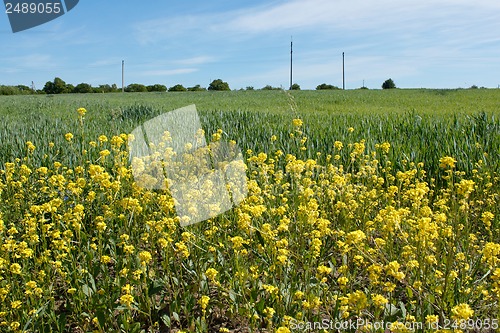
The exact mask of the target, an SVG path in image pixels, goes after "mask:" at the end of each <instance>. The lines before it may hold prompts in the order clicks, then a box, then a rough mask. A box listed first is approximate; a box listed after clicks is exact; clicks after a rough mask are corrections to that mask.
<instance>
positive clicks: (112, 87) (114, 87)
mask: <svg viewBox="0 0 500 333" xmlns="http://www.w3.org/2000/svg"><path fill="white" fill-rule="evenodd" d="M117 91H119V89H118V86H117V85H116V83H113V84H112V85H111V92H117Z"/></svg>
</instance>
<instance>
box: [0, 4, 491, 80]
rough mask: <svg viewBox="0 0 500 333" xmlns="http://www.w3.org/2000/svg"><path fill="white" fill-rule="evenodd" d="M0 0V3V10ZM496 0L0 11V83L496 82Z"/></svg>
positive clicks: (81, 6)
mask: <svg viewBox="0 0 500 333" xmlns="http://www.w3.org/2000/svg"><path fill="white" fill-rule="evenodd" d="M2 11H3V10H2ZM499 32H500V1H498V0H474V1H471V0H467V1H465V0H440V1H437V0H418V1H413V0H405V1H401V0H377V1H372V0H288V1H285V0H276V1H262V0H252V1H250V0H238V1H235V0H231V1H229V0H220V1H219V0H212V1H199V0H192V1H158V0H157V1H154V0H153V1H141V2H140V1H118V0H105V1H91V0H81V1H80V3H79V4H78V6H76V7H75V8H74V9H73V10H72V11H70V12H68V13H67V14H66V15H64V16H62V17H59V18H58V19H55V20H53V21H51V22H49V23H46V24H44V25H41V26H38V27H35V28H33V29H30V30H26V31H23V32H18V33H15V34H14V33H12V31H11V29H10V25H9V21H8V18H7V15H6V14H5V13H0V41H1V45H2V47H1V51H0V84H4V85H17V84H24V85H31V81H34V83H35V85H36V87H37V88H38V89H41V88H42V87H43V85H44V84H45V82H47V81H51V80H53V79H54V77H56V76H58V77H61V78H62V79H63V80H65V81H66V82H67V83H72V84H75V85H76V84H78V83H81V82H86V83H90V84H92V85H93V86H97V85H99V84H106V83H108V84H112V83H115V84H117V85H118V86H121V61H122V60H124V61H125V84H126V85H127V84H130V83H142V84H146V85H149V84H155V83H161V84H164V85H166V86H167V87H171V86H173V85H175V84H177V83H180V84H183V85H184V86H186V87H189V86H194V85H196V84H200V85H201V86H204V87H207V86H208V84H209V83H210V82H211V81H212V80H214V79H218V78H221V79H223V80H224V81H227V82H228V83H229V85H230V87H231V88H232V89H239V88H245V87H247V86H253V87H255V88H262V87H263V86H265V85H267V84H269V85H272V86H277V87H279V86H283V87H284V88H287V87H288V86H289V70H290V38H291V36H293V43H294V66H293V76H294V80H293V81H294V82H296V83H298V84H299V85H300V86H301V87H302V89H314V88H315V87H316V86H317V85H318V84H321V83H328V84H333V85H337V86H342V52H345V75H346V88H348V89H353V88H358V87H361V86H362V85H363V81H364V84H365V86H367V87H369V88H380V86H381V84H382V82H383V81H384V80H385V79H387V78H392V79H393V80H394V81H395V83H396V85H397V86H398V87H401V88H422V87H424V88H457V87H463V88H465V87H469V86H471V85H473V84H475V85H478V86H485V87H491V88H496V87H497V86H498V85H499V84H500V34H499Z"/></svg>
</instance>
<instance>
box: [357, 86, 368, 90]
mask: <svg viewBox="0 0 500 333" xmlns="http://www.w3.org/2000/svg"><path fill="white" fill-rule="evenodd" d="M359 89H360V90H368V87H365V86H362V87H359Z"/></svg>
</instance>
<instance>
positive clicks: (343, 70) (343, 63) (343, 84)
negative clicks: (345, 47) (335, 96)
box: [342, 52, 345, 90]
mask: <svg viewBox="0 0 500 333" xmlns="http://www.w3.org/2000/svg"><path fill="white" fill-rule="evenodd" d="M342 90H345V57H344V52H342Z"/></svg>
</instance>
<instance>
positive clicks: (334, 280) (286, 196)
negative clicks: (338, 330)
mask: <svg viewBox="0 0 500 333" xmlns="http://www.w3.org/2000/svg"><path fill="white" fill-rule="evenodd" d="M78 115H79V116H80V117H83V116H84V115H85V112H84V111H82V110H78ZM290 125H291V126H290ZM289 126H290V127H292V134H293V135H294V139H295V141H293V142H294V144H295V145H296V146H294V147H288V148H287V149H285V147H281V149H280V150H278V149H277V150H276V151H268V152H253V151H248V152H247V155H248V158H247V160H246V166H245V165H244V164H243V165H241V163H239V164H234V165H232V166H231V167H235V168H236V167H237V168H241V170H244V171H245V172H246V174H247V179H246V181H247V190H248V194H247V195H246V198H245V199H244V200H243V201H242V202H241V204H239V205H238V206H237V207H235V208H233V209H231V210H229V211H226V212H225V213H224V214H221V215H218V216H215V215H217V214H215V215H214V214H212V215H210V216H214V217H212V218H210V219H207V220H205V221H203V222H201V223H198V224H195V225H190V226H187V224H186V223H184V222H185V220H186V217H187V218H189V217H188V216H178V215H177V211H176V210H177V206H176V204H177V203H178V202H176V200H178V199H174V197H173V195H172V194H173V193H172V190H170V189H167V188H148V187H145V186H141V185H144V184H145V183H147V182H148V181H151V180H148V179H147V178H146V174H149V173H151V174H154V171H155V170H153V169H154V167H152V166H151V164H148V163H146V162H148V161H147V159H146V160H141V159H138V160H137V159H136V160H132V161H129V156H128V153H127V151H126V144H125V143H126V142H127V140H128V139H129V138H128V136H127V135H125V134H122V135H116V136H112V137H109V138H108V137H107V136H105V135H101V136H99V137H97V138H94V140H93V141H91V142H90V143H88V145H86V147H85V149H86V150H87V153H86V154H83V152H82V155H81V156H77V157H78V158H81V159H82V161H83V162H82V163H76V164H75V165H64V164H63V163H61V162H59V161H57V156H58V155H57V154H58V153H57V147H53V148H51V149H52V150H53V151H54V155H50V156H47V158H46V159H44V161H43V163H39V164H37V163H35V161H33V159H32V156H33V152H35V154H36V153H37V151H36V150H35V149H36V147H34V145H33V144H32V143H31V142H28V143H27V144H26V148H27V150H26V151H24V152H23V153H25V154H26V158H24V159H21V158H20V159H17V160H15V161H12V162H10V163H5V166H4V168H3V169H2V170H0V199H1V200H0V330H2V331H3V330H9V329H10V330H14V331H15V330H19V328H21V327H24V326H25V325H28V326H29V325H31V323H36V325H39V326H35V327H42V326H43V328H44V330H45V331H51V330H56V329H57V327H59V326H57V325H58V324H59V323H57V322H56V321H55V320H54V318H57V317H58V314H61V313H66V312H65V311H72V312H71V314H69V313H68V315H67V318H68V320H71V321H72V322H71V323H70V324H68V326H67V327H81V328H82V330H85V331H119V330H126V329H129V330H133V328H132V325H133V324H134V322H135V321H138V322H140V323H141V324H143V325H142V326H145V325H146V324H145V323H148V325H150V326H152V327H157V326H160V325H161V324H158V323H159V322H160V323H161V321H162V320H163V322H164V323H170V325H172V326H174V327H180V328H183V329H186V330H192V329H194V328H195V327H205V326H203V325H209V323H212V322H217V320H219V319H220V318H230V320H231V321H233V322H238V321H240V322H244V323H245V324H246V325H248V326H250V327H251V328H252V329H253V330H255V331H259V330H261V329H263V328H264V327H265V328H266V331H269V332H271V331H275V332H290V331H291V330H292V328H293V325H294V324H296V323H298V322H301V321H308V322H312V321H321V319H322V318H326V317H331V318H332V319H336V320H348V319H352V320H356V319H367V320H368V319H369V320H370V321H371V322H374V321H382V320H384V319H388V317H390V319H391V321H393V320H394V318H397V320H398V321H399V322H400V323H401V322H412V321H417V322H429V323H435V322H439V321H440V320H443V319H444V318H454V319H456V320H468V319H471V318H474V317H476V316H477V317H478V318H479V317H491V318H493V317H495V316H496V315H497V314H498V304H499V300H500V238H499V234H498V230H499V228H498V221H499V220H498V219H499V214H498V212H499V211H498V201H499V197H498V189H499V188H500V182H499V177H498V175H497V174H496V173H495V172H492V171H491V170H489V169H487V168H486V167H485V166H484V165H481V164H480V163H478V167H477V168H476V169H475V172H473V173H472V174H471V175H465V174H463V173H462V172H460V171H458V170H456V165H457V163H458V162H457V161H456V160H455V159H454V158H453V157H450V156H448V157H443V158H441V160H440V161H439V165H436V166H434V167H436V168H442V169H444V170H441V171H439V173H440V174H442V177H440V178H438V179H429V178H428V177H427V176H426V172H425V171H426V170H425V169H424V166H423V164H420V163H413V162H410V161H403V160H401V161H396V162H397V163H395V161H393V160H392V161H391V160H390V159H389V156H388V155H389V153H390V152H391V149H392V148H391V144H390V143H388V142H384V143H379V144H375V145H373V143H372V142H370V141H369V140H366V141H365V140H360V141H359V142H352V143H348V142H342V141H340V140H338V141H335V143H334V145H333V146H332V147H331V148H330V150H331V151H329V152H328V153H331V155H324V154H322V153H318V154H316V152H309V151H307V150H304V149H302V148H305V144H306V142H309V141H310V140H309V139H308V137H307V133H305V132H306V130H305V129H304V128H303V126H304V123H303V121H302V120H301V119H298V118H297V119H295V120H293V121H292V123H291V124H289ZM347 132H354V129H353V128H352V129H348V130H347ZM199 134H200V135H204V133H201V132H200V133H199ZM222 134H223V132H222V131H217V132H216V133H215V135H214V136H213V139H214V140H215V141H220V140H221V139H222ZM277 138H278V136H277V137H275V138H273V139H272V140H271V141H277ZM279 138H280V139H279V140H280V142H281V140H282V136H279ZM65 139H66V140H67V141H68V143H65V145H67V146H68V147H70V149H73V150H75V151H76V149H78V147H79V145H77V144H76V143H77V142H78V140H79V139H80V137H79V136H78V135H75V136H73V135H72V134H71V133H68V134H67V135H66V136H65ZM164 139H165V140H164V141H165V142H168V141H169V140H172V138H171V137H169V135H167V134H165V138H164ZM34 142H36V141H34ZM194 146H195V145H193V146H188V147H184V148H186V150H187V151H186V154H187V155H189V156H187V155H186V156H184V157H185V158H186V159H187V160H190V161H199V160H197V156H196V154H197V152H196V149H194ZM213 147H215V146H212V148H213ZM273 147H274V146H273ZM370 147H375V150H374V151H370ZM274 148H278V144H277V143H276V147H274ZM274 148H273V149H274ZM228 153H229V154H230V153H231V152H230V151H229V152H228ZM168 154H170V155H169V156H166V157H165V156H164V157H165V159H168V158H170V157H172V156H171V154H173V152H169V153H168ZM336 155H338V156H339V157H338V158H336V157H335V156H336ZM340 155H342V156H343V158H341V157H340ZM311 156H312V157H311ZM187 160H186V161H187ZM343 162H345V164H343ZM141 163H143V165H142V168H143V169H144V170H142V171H143V172H142V173H140V175H138V174H136V175H134V172H133V170H132V169H133V168H132V166H134V167H135V168H138V169H139V170H140V169H141ZM221 163H222V162H221ZM187 164H188V165H189V163H187ZM195 164H196V163H195ZM436 164H437V163H436ZM157 167H158V170H160V169H161V168H160V167H161V165H157ZM205 167H207V165H201V166H200V168H201V169H205ZM428 167H429V166H428ZM191 171H193V170H187V171H186V173H185V174H184V175H183V176H185V177H186V179H191V178H190V177H191V176H192V174H190V172H191ZM134 176H137V177H139V178H137V177H134ZM142 176H144V177H143V178H141V177H142ZM163 176H165V175H163ZM153 178H154V177H153ZM160 178H161V177H160ZM153 180H154V181H157V179H156V178H155V179H153ZM162 180H163V181H165V182H171V180H172V179H169V178H168V177H164V178H163V179H162ZM209 185H210V184H209ZM211 185H214V183H212V184H211ZM230 185H231V184H230ZM207 187H208V189H192V190H191V191H187V192H186V197H185V199H186V200H187V201H188V202H189V198H191V199H192V202H197V200H195V199H194V198H199V197H200V196H202V194H203V193H208V192H210V191H212V192H213V189H211V188H210V186H208V185H207ZM229 187H231V186H229ZM236 188H237V186H236ZM209 190H210V191H209ZM174 191H175V188H174ZM230 192H231V191H230ZM239 194H241V193H237V192H235V191H232V192H231V195H232V196H235V195H236V196H237V195H239ZM187 206H188V210H192V211H191V212H190V213H189V212H188V213H189V214H190V216H196V214H197V212H198V211H199V210H201V209H202V207H198V206H197V205H196V204H192V205H187ZM219 206H220V205H217V204H216V203H211V204H210V205H207V207H205V208H206V209H207V210H209V211H211V212H212V213H218V212H220V209H221V208H220V207H219ZM205 208H203V209H205ZM166 304H168V307H166ZM104 308H109V310H108V309H107V310H103V309H104ZM153 309H155V310H153ZM403 309H404V311H403ZM83 313H85V314H86V316H84V317H83V318H81V317H82V315H81V314H83ZM210 316H218V317H217V318H219V319H217V320H215V319H214V318H215V317H214V318H211V317H210ZM212 319H214V320H212ZM117 323H119V324H117ZM400 323H399V324H398V322H396V321H395V322H393V326H392V328H393V329H394V330H398V331H403V327H402V326H401V324H400ZM33 325H35V324H33ZM127 325H129V326H127ZM155 325H156V326H155ZM197 325H198V326H197ZM134 327H141V325H138V326H134ZM228 327H229V326H228ZM218 329H219V331H220V332H224V331H226V329H227V328H226V327H219V328H218Z"/></svg>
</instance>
